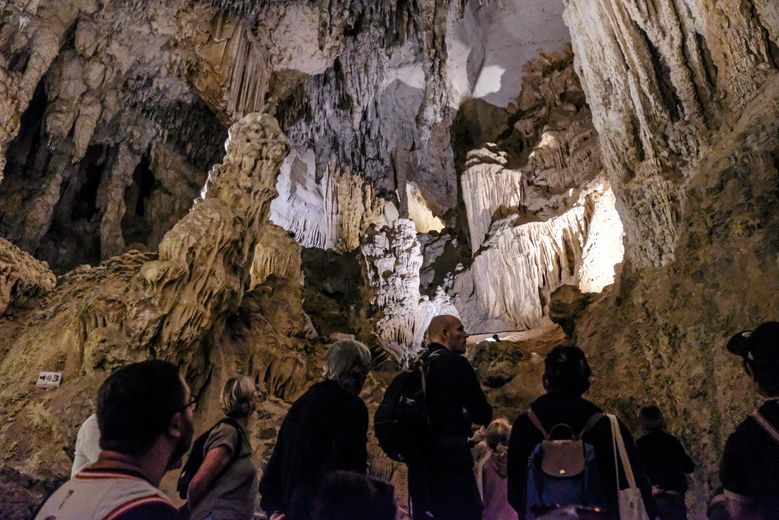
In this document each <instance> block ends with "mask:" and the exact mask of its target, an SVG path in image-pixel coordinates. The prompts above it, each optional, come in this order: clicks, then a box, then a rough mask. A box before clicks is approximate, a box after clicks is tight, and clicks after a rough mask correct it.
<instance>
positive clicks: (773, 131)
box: [575, 74, 779, 517]
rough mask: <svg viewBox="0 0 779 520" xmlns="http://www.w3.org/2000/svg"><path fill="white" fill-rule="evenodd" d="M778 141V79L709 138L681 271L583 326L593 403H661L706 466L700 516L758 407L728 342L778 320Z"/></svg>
mask: <svg viewBox="0 0 779 520" xmlns="http://www.w3.org/2000/svg"><path fill="white" fill-rule="evenodd" d="M777 136H779V75H777V74H774V75H773V76H772V77H771V78H770V79H769V80H768V81H767V82H766V83H765V85H764V86H763V88H762V89H761V91H760V92H759V93H758V95H757V96H756V97H755V99H754V100H753V101H752V102H751V103H749V104H748V105H747V106H746V107H745V108H744V110H743V111H742V113H741V114H739V116H738V117H737V118H734V120H733V124H732V126H730V125H728V126H726V127H723V128H721V129H720V130H718V131H717V132H715V133H713V134H712V135H711V136H710V142H711V143H712V144H711V145H710V146H709V147H707V148H706V149H705V150H704V152H703V154H704V157H705V160H703V162H702V163H701V164H700V165H699V166H698V168H697V169H696V170H695V171H693V173H692V176H691V178H690V182H689V185H688V189H687V197H686V201H687V202H686V204H685V211H684V213H683V220H682V229H683V230H684V232H683V233H682V234H681V235H680V238H679V242H678V244H677V247H676V255H675V260H674V261H673V262H672V263H671V264H669V265H668V266H667V267H666V268H665V269H654V270H650V271H647V272H644V273H641V274H637V273H635V272H633V273H624V272H623V274H622V277H621V281H620V283H619V286H618V287H617V288H615V289H614V290H612V291H608V292H606V293H604V296H603V297H602V298H600V299H598V300H596V301H594V302H593V303H592V304H590V306H589V307H588V308H587V309H586V310H585V312H584V316H583V317H582V318H581V319H580V320H579V321H578V322H577V324H576V338H575V339H576V341H577V342H578V343H579V344H580V345H581V346H582V347H583V348H584V349H585V350H586V351H587V352H588V354H589V355H590V356H591V357H592V363H593V370H594V371H595V375H596V383H595V385H594V387H593V396H594V398H596V399H597V400H599V401H601V402H604V403H605V405H606V407H607V409H614V410H620V411H621V412H622V413H623V414H624V415H625V416H626V417H628V418H634V417H635V415H634V414H635V412H636V410H637V409H638V407H639V406H642V405H645V404H649V403H657V404H659V405H660V406H661V408H663V410H664V412H665V414H666V416H667V417H669V418H670V421H669V429H670V431H673V432H675V433H677V434H679V435H680V436H681V438H682V441H683V442H684V443H685V445H686V446H687V447H688V448H689V449H690V452H691V454H692V456H693V458H694V459H695V460H697V461H699V463H700V469H699V470H698V471H696V472H695V473H694V475H693V487H692V489H693V492H692V496H691V501H690V503H692V504H693V509H692V511H691V516H694V517H698V516H702V515H703V514H704V511H705V505H706V501H707V500H708V496H709V493H710V492H711V491H712V487H713V486H715V485H716V484H715V482H716V475H717V471H718V465H719V458H720V456H721V454H722V450H723V448H724V441H725V439H726V437H727V435H729V434H730V432H731V431H732V430H733V428H734V427H735V425H736V424H737V423H738V422H740V421H741V420H742V419H743V418H744V417H745V416H746V415H747V414H748V413H750V412H751V411H752V410H753V409H754V405H755V403H756V400H758V399H759V398H758V396H757V395H756V393H755V392H754V388H753V386H752V384H751V383H750V381H749V380H748V378H747V376H746V374H745V373H744V372H743V370H742V368H741V361H740V360H739V359H738V358H736V357H735V356H732V355H730V354H728V353H727V352H726V350H725V343H726V342H727V340H728V338H730V336H731V335H733V334H734V333H735V332H738V331H739V330H745V329H750V328H753V327H754V326H756V325H757V324H759V323H760V322H762V321H767V320H774V319H776V317H777V316H779V304H778V303H779V302H778V301H777V299H776V294H777V290H779V283H778V282H777V280H779V261H778V259H779V256H777V255H778V254H779V244H778V243H777V240H776V237H778V236H779V220H778V219H777V213H776V211H775V208H776V200H777V193H776V185H777V182H778V181H779V170H778V169H777V166H776V158H777V157H778V156H779V138H778V137H777ZM636 379H640V380H641V385H640V386H636V384H635V380H636ZM634 420H635V419H634Z"/></svg>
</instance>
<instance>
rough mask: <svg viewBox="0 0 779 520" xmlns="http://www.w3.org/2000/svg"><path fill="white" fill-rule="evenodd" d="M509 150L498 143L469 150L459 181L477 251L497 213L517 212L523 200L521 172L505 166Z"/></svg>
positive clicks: (472, 241)
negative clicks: (501, 148) (500, 146)
mask: <svg viewBox="0 0 779 520" xmlns="http://www.w3.org/2000/svg"><path fill="white" fill-rule="evenodd" d="M506 155H507V154H506V152H504V151H503V150H500V148H498V147H497V145H494V144H491V143H490V144H488V145H487V146H486V147H484V148H480V149H478V150H472V151H470V152H468V155H467V158H466V163H465V166H466V170H465V171H464V172H463V174H462V177H461V179H460V182H461V183H462V187H463V200H464V202H465V211H466V214H467V216H468V229H469V231H470V233H469V236H470V238H471V250H472V251H473V254H474V255H475V254H476V252H477V251H478V250H479V248H480V247H481V245H482V243H483V242H484V239H485V238H486V236H487V231H488V230H489V228H490V225H491V224H492V222H493V220H495V218H496V217H498V218H500V216H506V215H508V214H511V213H517V212H518V211H519V207H520V205H521V204H522V189H523V186H524V183H523V182H522V172H520V171H517V170H511V169H509V168H506V164H508V159H507V158H506Z"/></svg>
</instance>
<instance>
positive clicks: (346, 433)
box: [259, 381, 368, 520]
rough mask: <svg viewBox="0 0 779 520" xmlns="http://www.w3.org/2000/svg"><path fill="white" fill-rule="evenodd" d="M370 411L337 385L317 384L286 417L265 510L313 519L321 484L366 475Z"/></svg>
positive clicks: (266, 485) (266, 479)
mask: <svg viewBox="0 0 779 520" xmlns="http://www.w3.org/2000/svg"><path fill="white" fill-rule="evenodd" d="M367 432H368V410H367V408H366V407H365V403H363V401H362V399H360V398H359V397H357V396H355V395H353V394H351V393H349V392H347V391H346V390H344V389H343V388H341V386H340V385H339V384H338V383H336V382H335V381H324V382H321V383H316V384H315V385H313V386H312V387H311V388H309V389H308V390H307V391H306V393H305V394H303V395H302V396H301V397H300V398H299V399H298V400H297V401H295V403H294V404H293V405H292V407H291V408H290V409H289V413H287V417H286V418H285V419H284V422H283V423H282V425H281V429H280V430H279V435H278V438H277V440H276V446H275V447H274V449H273V455H271V458H270V460H269V461H268V464H267V467H266V468H265V471H264V473H263V475H262V479H261V480H260V486H259V490H260V494H261V495H262V500H261V502H260V504H261V505H262V508H263V509H264V510H265V511H266V512H267V513H268V514H269V515H270V514H271V513H273V512H274V511H282V512H284V513H286V515H287V519H288V520H302V519H307V518H309V514H310V509H311V501H312V499H313V496H314V492H315V489H316V486H317V484H318V483H319V482H320V481H321V480H322V478H323V477H324V476H325V475H326V474H328V473H330V472H332V471H336V470H346V471H355V472H358V473H365V472H366V468H367V458H368V454H367V450H366V443H367Z"/></svg>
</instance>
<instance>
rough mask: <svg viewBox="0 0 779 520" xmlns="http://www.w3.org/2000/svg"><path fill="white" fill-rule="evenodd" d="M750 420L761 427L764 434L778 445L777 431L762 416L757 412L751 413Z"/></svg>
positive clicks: (778, 433) (778, 435) (778, 434)
mask: <svg viewBox="0 0 779 520" xmlns="http://www.w3.org/2000/svg"><path fill="white" fill-rule="evenodd" d="M752 418H753V419H754V420H755V421H756V422H757V424H759V425H760V426H762V428H763V429H764V430H765V432H766V433H767V434H768V435H769V436H770V437H771V438H772V439H773V440H774V441H775V442H776V443H777V444H779V431H778V430H777V429H776V428H775V427H774V425H773V424H771V423H770V422H769V421H768V419H766V418H765V417H764V416H763V414H761V413H760V411H759V410H755V411H754V412H752Z"/></svg>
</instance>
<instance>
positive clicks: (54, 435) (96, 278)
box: [0, 114, 288, 474]
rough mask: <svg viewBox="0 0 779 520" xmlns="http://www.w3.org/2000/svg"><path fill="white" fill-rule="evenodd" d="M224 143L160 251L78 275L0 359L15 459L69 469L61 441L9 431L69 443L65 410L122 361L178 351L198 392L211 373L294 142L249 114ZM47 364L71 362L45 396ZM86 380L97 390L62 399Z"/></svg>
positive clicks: (9, 453) (31, 468)
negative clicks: (40, 378)
mask: <svg viewBox="0 0 779 520" xmlns="http://www.w3.org/2000/svg"><path fill="white" fill-rule="evenodd" d="M226 150H227V154H226V156H225V159H224V161H223V163H222V164H219V165H217V166H215V167H214V168H213V169H212V170H211V172H210V174H209V178H208V182H207V184H206V187H205V188H204V193H203V196H202V198H201V199H199V200H198V201H197V202H196V204H195V206H194V208H193V210H192V211H191V212H190V213H188V214H187V215H186V217H184V218H183V219H182V220H181V221H180V222H179V223H178V224H176V226H175V227H174V228H173V229H172V230H171V231H169V232H168V233H167V234H166V235H165V237H164V238H163V240H162V242H161V243H160V246H159V253H157V254H142V253H139V252H134V251H131V252H129V253H126V254H124V255H122V256H118V257H115V258H113V259H111V260H109V261H108V262H105V263H103V264H101V265H99V266H97V267H95V268H91V267H83V268H80V269H77V270H75V271H73V272H71V273H69V274H68V275H67V276H65V277H64V278H63V280H62V282H61V283H60V284H59V285H58V286H57V288H56V290H55V291H53V292H52V293H50V295H49V296H48V298H47V299H46V301H45V302H44V304H43V305H42V306H41V308H40V309H39V310H37V311H36V312H35V313H34V314H33V315H32V316H31V317H30V319H29V322H28V323H27V326H26V327H25V328H24V329H23V330H22V331H21V332H20V334H19V336H18V337H17V338H16V339H15V340H14V341H13V343H12V345H11V347H10V350H9V351H8V353H7V355H6V356H5V358H4V359H3V360H2V363H0V375H1V376H2V378H3V379H4V380H5V381H7V382H8V383H9V385H7V386H6V387H5V390H4V391H3V392H2V410H3V416H4V417H6V418H7V420H6V421H5V423H4V425H3V428H2V430H1V431H0V436H2V438H3V439H5V440H4V441H3V442H4V444H5V445H6V446H8V449H7V450H6V451H5V452H4V455H3V460H4V461H5V462H6V463H8V462H11V461H13V462H14V464H15V465H16V466H17V467H19V468H23V469H24V470H25V472H27V473H33V474H35V473H37V472H40V471H44V470H45V471H52V470H53V469H55V468H56V469H57V470H59V471H61V470H62V469H63V468H64V467H65V466H67V464H68V463H69V462H68V460H67V459H66V457H65V454H64V453H63V452H62V451H61V450H60V451H59V452H58V453H57V452H56V450H55V452H52V453H51V454H50V457H46V458H45V459H39V458H38V457H37V455H40V453H41V452H38V451H36V447H35V446H34V445H33V444H34V443H24V444H19V443H18V442H17V441H11V439H12V438H13V439H18V438H19V437H18V436H19V435H20V434H21V432H23V431H25V432H27V433H26V434H25V436H27V437H28V438H35V437H36V436H37V435H41V434H43V433H42V432H45V434H44V435H46V436H49V437H48V438H50V439H51V441H52V446H56V445H58V444H62V443H64V444H65V445H67V443H68V442H69V441H68V438H69V436H70V435H72V432H73V428H74V426H75V424H74V423H73V421H74V420H75V417H72V416H71V417H59V412H58V411H57V409H56V407H58V406H68V407H89V406H90V405H89V399H90V397H89V396H90V395H91V392H93V391H94V381H95V378H96V377H97V376H96V374H98V373H102V372H104V371H106V370H110V369H111V368H113V367H116V366H117V365H120V364H124V363H127V362H130V361H134V360H138V359H144V358H147V357H148V356H150V355H151V356H155V357H161V358H165V359H170V360H173V361H175V362H177V363H178V364H179V366H180V367H181V368H182V370H183V371H184V373H186V374H187V375H188V378H189V379H190V383H191V384H192V385H193V388H194V390H195V392H198V391H199V388H200V386H201V385H202V384H203V383H204V382H205V381H206V379H207V377H208V373H209V371H210V370H211V363H210V361H209V359H210V357H211V355H212V354H211V351H212V349H213V347H211V346H209V342H208V338H209V337H211V338H212V340H213V339H215V338H217V337H218V335H219V334H220V331H221V330H222V329H223V327H224V320H225V318H226V317H227V316H229V315H230V314H232V313H233V312H235V311H236V310H237V309H238V307H239V305H240V303H241V300H242V298H243V295H244V292H245V291H246V290H247V289H248V288H249V284H250V275H251V272H250V271H251V269H250V267H251V265H252V258H253V257H254V255H255V247H256V246H257V245H258V243H260V241H261V239H262V232H263V223H264V222H266V221H267V217H268V213H269V209H270V201H271V199H272V198H273V197H274V196H275V195H276V190H275V184H276V176H277V174H278V168H279V166H280V165H281V162H282V160H283V158H284V156H285V155H286V153H287V150H288V146H287V143H286V141H285V140H284V136H283V134H282V133H281V131H280V130H279V128H278V125H277V124H276V122H275V120H273V118H271V117H269V116H267V115H259V114H251V115H248V116H246V117H245V118H243V119H242V120H241V121H240V122H238V123H236V124H235V125H234V126H233V127H232V129H231V133H230V138H229V139H228V142H227V144H226ZM42 370H54V371H63V379H64V381H66V382H67V384H66V385H64V386H63V387H62V388H61V389H58V390H54V391H51V392H50V393H48V394H46V395H45V396H44V395H40V391H39V390H35V388H34V386H33V384H34V381H35V379H36V377H37V373H38V372H39V371H42ZM78 389H82V390H83V389H91V392H90V393H88V394H87V395H84V396H83V397H82V398H81V399H80V400H77V401H76V402H72V400H69V399H66V400H64V401H62V400H61V399H63V397H62V396H63V395H75V394H72V392H77V391H78ZM71 399H72V398H71ZM31 403H35V404H34V406H30V404H31ZM49 406H51V407H53V408H48V407H49ZM55 417H59V419H58V420H54V418H55ZM33 452H35V453H36V457H30V455H31V454H32V453H33ZM44 461H45V462H44Z"/></svg>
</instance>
